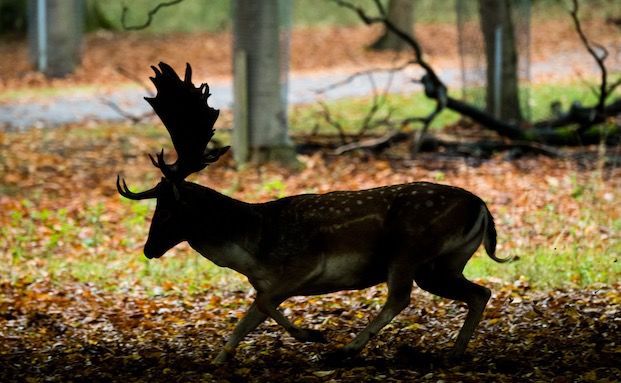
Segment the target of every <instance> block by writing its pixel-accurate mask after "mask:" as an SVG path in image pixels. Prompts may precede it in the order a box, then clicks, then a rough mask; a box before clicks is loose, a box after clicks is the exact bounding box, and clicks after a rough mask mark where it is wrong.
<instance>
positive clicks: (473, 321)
mask: <svg viewBox="0 0 621 383" xmlns="http://www.w3.org/2000/svg"><path fill="white" fill-rule="evenodd" d="M414 280H415V281H416V283H417V284H418V286H419V287H420V288H422V289H423V290H425V291H428V292H430V293H432V294H434V295H438V296H441V297H443V298H448V299H453V300H457V301H461V302H465V303H466V304H467V305H468V314H467V315H466V319H465V320H464V324H463V325H462V327H461V330H460V331H459V335H457V340H456V341H455V345H454V346H453V351H452V355H453V356H457V357H458V356H461V355H463V353H464V352H465V350H466V347H467V346H468V342H469V341H470V338H471V337H472V334H473V333H474V330H475V329H476V327H477V325H478V324H479V322H480V321H481V317H482V316H483V310H484V309H485V306H486V305H487V301H488V300H489V298H490V296H491V291H490V290H489V289H488V288H486V287H483V286H480V285H477V284H476V283H473V282H471V281H469V280H467V279H466V278H465V277H464V276H463V274H462V271H461V270H459V271H458V272H456V271H455V270H454V269H450V268H442V267H441V266H440V265H439V262H434V263H432V264H430V265H429V267H424V268H421V269H420V270H418V271H417V273H416V275H415V277H414Z"/></svg>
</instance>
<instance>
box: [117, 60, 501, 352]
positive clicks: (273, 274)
mask: <svg viewBox="0 0 621 383" xmlns="http://www.w3.org/2000/svg"><path fill="white" fill-rule="evenodd" d="M152 68H153V70H154V71H155V76H154V77H151V80H152V81H153V83H154V84H155V87H156V88H157V95H156V96H155V97H153V98H145V99H146V100H147V101H148V102H149V103H150V104H151V106H152V107H153V109H154V110H155V112H156V113H157V115H158V116H159V117H160V119H161V120H162V122H163V124H164V125H165V127H166V128H167V130H168V132H169V133H170V136H171V138H172V142H173V145H174V147H175V150H176V152H177V161H176V162H175V163H173V164H167V163H166V162H165V160H164V153H163V150H162V152H160V153H159V154H158V155H157V159H155V158H153V157H152V156H150V155H149V157H150V158H151V161H152V162H153V164H154V165H155V166H156V167H157V168H159V169H160V171H161V172H162V174H163V177H162V179H161V181H160V182H159V183H158V184H157V185H156V186H155V187H153V188H152V189H150V190H147V191H143V192H140V193H134V192H132V191H130V190H129V189H128V187H127V184H126V183H125V180H123V181H122V182H121V181H120V178H119V177H117V181H116V185H117V189H118V192H119V193H120V194H121V195H122V196H124V197H126V198H129V199H132V200H141V199H145V198H156V199H157V204H156V208H155V213H154V215H153V218H152V221H151V227H150V230H149V235H148V239H147V242H146V244H145V246H144V254H145V256H146V257H147V258H159V257H161V256H162V255H164V253H166V252H167V251H168V250H169V249H171V248H173V247H174V246H175V245H177V244H179V243H181V242H183V241H186V242H187V243H188V244H189V245H190V246H191V247H192V248H193V249H195V250H196V251H197V252H199V253H200V254H201V255H203V256H204V257H205V258H207V259H209V260H211V261H212V262H214V263H215V264H216V265H218V266H221V267H228V268H231V269H233V270H236V271H238V272H240V273H242V274H244V275H245V276H247V277H248V281H249V282H250V283H251V284H252V286H253V287H254V289H255V290H256V299H255V301H254V302H253V303H252V304H251V305H250V308H249V309H248V311H247V313H246V315H245V316H244V317H243V318H242V319H241V320H240V321H239V323H238V324H237V326H236V328H235V330H234V331H233V333H232V335H231V336H230V338H229V339H228V341H227V342H226V345H225V346H224V348H223V349H222V351H221V352H220V353H219V354H218V355H217V356H216V358H215V360H214V361H215V362H224V361H225V360H227V359H228V358H229V357H230V355H232V354H233V352H234V350H235V348H236V346H237V345H238V344H239V342H240V341H241V340H242V339H243V338H244V337H245V336H246V335H247V334H248V333H249V332H250V331H252V330H253V329H255V328H256V327H257V326H258V325H259V324H260V323H262V322H263V321H264V320H265V319H266V318H268V317H271V318H272V319H274V320H275V321H276V322H277V323H278V324H279V325H281V326H282V327H284V329H285V330H286V331H287V332H288V333H289V334H290V335H291V336H292V337H293V338H295V339H297V340H299V341H306V342H312V341H317V342H323V341H325V338H324V336H323V335H322V333H321V332H320V331H318V330H313V329H307V328H300V327H297V326H295V325H293V324H292V323H291V322H290V321H289V320H288V319H287V318H286V317H285V316H284V315H283V313H282V312H281V311H280V310H279V309H278V306H279V305H280V304H281V303H282V302H283V301H285V300H286V299H287V298H289V297H292V296H299V295H316V294H325V293H330V292H335V291H340V290H351V289H364V288H367V287H370V286H374V285H377V284H380V283H383V282H386V284H387V286H388V298H387V301H386V303H385V305H384V306H383V308H382V309H381V311H380V312H379V314H378V315H377V316H376V317H375V318H374V319H373V320H372V321H371V322H370V323H369V325H368V326H367V327H366V328H365V329H364V330H362V332H360V334H358V336H356V337H355V339H353V340H352V341H351V342H350V343H349V344H347V345H346V346H344V347H343V348H342V349H341V350H340V351H339V352H337V353H339V355H343V356H351V355H354V354H356V353H358V352H359V351H360V350H361V349H362V348H363V347H364V345H365V344H366V343H367V342H368V341H369V339H370V338H371V337H372V336H374V335H376V334H377V333H378V332H379V331H380V330H381V329H382V328H383V327H384V326H386V325H387V324H388V323H389V322H390V321H391V320H392V319H393V318H394V317H395V316H396V315H397V314H399V313H400V312H401V311H402V310H403V309H404V308H405V307H406V306H408V304H409V303H410V292H411V290H412V285H413V282H414V281H415V282H416V284H417V285H418V286H419V287H421V288H422V289H424V290H426V291H428V292H430V293H432V294H435V295H439V296H441V297H445V298H449V299H453V300H458V301H462V302H465V303H466V304H467V306H468V314H467V316H466V319H465V322H464V324H463V326H462V328H461V330H460V332H459V335H458V336H457V340H456V342H455V345H454V347H453V350H452V354H454V355H456V356H459V355H461V354H463V353H464V351H465V349H466V346H467V344H468V341H469V340H470V338H471V336H472V334H473V332H474V330H475V328H476V326H477V324H478V323H479V321H480V319H481V316H482V314H483V310H484V308H485V305H486V304H487V301H488V300H489V298H490V290H489V289H487V288H485V287H483V286H480V285H477V284H475V283H473V282H471V281H469V280H467V279H466V278H465V277H464V276H463V274H462V271H463V269H464V266H465V265H466V262H468V260H469V259H470V257H471V256H472V255H473V254H474V252H475V251H476V250H477V249H478V247H479V246H480V245H481V243H483V244H484V247H485V250H486V252H487V254H488V255H489V257H491V258H492V259H493V260H495V261H497V262H503V261H505V260H504V259H499V258H497V257H496V256H495V255H494V253H495V247H496V230H495V227H494V220H493V218H492V215H491V214H490V212H489V210H488V208H487V206H486V205H485V203H484V202H483V201H482V200H481V199H480V198H479V197H477V196H476V195H474V194H472V193H470V192H468V191H466V190H463V189H460V188H457V187H451V186H444V185H438V184H433V183H427V182H414V183H409V184H403V185H393V186H384V187H378V188H374V189H369V190H360V191H335V192H331V193H326V194H302V195H295V196H291V197H286V198H282V199H278V200H275V201H270V202H266V203H246V202H242V201H238V200H236V199H233V198H230V197H228V196H225V195H223V194H221V193H219V192H217V191H215V190H212V189H210V188H207V187H204V186H201V185H198V184H196V183H192V182H187V181H185V178H186V177H187V176H188V175H190V174H192V173H194V172H198V171H200V170H202V169H203V168H205V167H206V166H207V165H209V164H210V163H213V162H215V161H216V160H217V159H218V158H219V157H220V156H221V155H222V154H224V153H225V152H226V150H227V149H228V147H225V148H220V149H209V150H208V149H207V144H208V142H209V141H210V140H211V138H212V136H213V134H214V129H213V125H214V123H215V121H216V119H217V117H218V111H217V110H215V109H213V108H211V107H210V106H209V105H208V103H207V98H208V97H209V95H210V94H209V87H208V86H207V84H202V85H201V86H200V87H198V88H197V87H195V86H194V84H193V83H192V78H191V77H192V71H191V67H190V65H189V64H188V65H187V66H186V72H185V78H184V80H181V79H180V78H179V77H178V76H177V74H176V73H175V71H174V70H173V69H172V68H171V67H170V66H168V65H167V64H164V63H160V64H159V69H158V68H156V67H152Z"/></svg>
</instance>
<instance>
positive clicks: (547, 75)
mask: <svg viewBox="0 0 621 383" xmlns="http://www.w3.org/2000/svg"><path fill="white" fill-rule="evenodd" d="M620 61H621V60H618V59H617V60H612V62H614V63H615V64H616V65H614V66H615V68H614V69H615V70H619V69H620V68H619V67H620V66H621V65H620ZM437 71H438V74H439V75H440V77H441V79H442V80H443V81H444V82H445V83H446V84H447V85H448V86H449V87H450V88H453V89H455V88H459V87H460V86H461V80H460V69H459V68H438V69H437ZM353 73H355V72H354V71H353V70H350V71H346V70H341V71H334V72H318V73H317V72H316V73H312V74H303V75H297V74H292V75H291V76H290V80H289V93H288V100H289V103H290V104H291V105H297V104H308V103H313V102H316V101H317V100H319V99H322V100H336V99H340V98H347V97H360V96H365V95H369V94H372V92H373V89H374V86H375V88H376V89H379V90H382V89H384V88H386V87H387V86H389V87H390V88H389V89H390V92H391V93H409V92H414V91H419V90H420V89H421V88H420V86H419V85H417V84H414V83H413V82H412V79H414V78H420V75H421V72H418V71H413V70H405V71H399V72H393V73H389V72H387V71H382V72H374V73H372V74H371V75H363V76H359V77H356V78H354V79H353V80H352V81H350V82H347V84H345V85H342V86H338V87H331V86H332V85H334V84H337V83H339V82H343V81H345V80H347V79H348V78H349V77H350V76H351V75H352V74H353ZM531 73H532V78H533V81H534V82H546V81H556V80H558V79H562V78H572V77H573V78H575V76H576V73H580V75H581V76H592V75H597V74H598V72H597V67H596V66H595V64H593V63H592V62H591V60H589V58H588V57H587V58H585V56H584V53H583V52H574V53H567V54H559V55H555V56H554V57H553V58H552V59H550V60H547V61H544V62H538V63H534V64H533V65H532V66H531ZM371 77H372V79H373V81H370V78H371ZM373 84H374V85H373ZM210 86H211V93H212V94H213V96H212V98H211V103H212V105H213V106H214V107H216V108H221V109H229V108H231V105H232V102H233V90H232V82H231V81H220V82H212V83H210ZM585 86H586V85H585ZM321 90H324V91H321ZM145 95H146V94H145V90H144V89H142V88H139V87H135V88H127V87H125V88H122V89H118V90H115V91H112V92H108V93H105V94H101V93H100V92H99V91H98V90H97V89H94V90H78V91H75V92H72V93H68V92H63V94H61V95H57V96H53V97H48V98H45V99H44V98H41V99H37V100H28V101H15V102H10V103H4V104H1V105H0V130H6V131H20V130H25V129H28V128H32V127H49V126H55V125H62V124H67V123H76V122H83V121H87V120H98V121H122V120H125V119H127V116H123V115H122V114H121V113H119V112H118V111H115V110H114V109H113V108H112V107H111V106H110V105H109V103H110V102H112V103H114V104H116V105H118V106H119V107H121V108H122V110H123V111H125V112H127V113H129V114H131V115H141V114H144V113H148V112H149V111H150V110H151V109H150V108H149V105H148V104H147V103H146V102H145V101H144V100H143V97H144V96H145Z"/></svg>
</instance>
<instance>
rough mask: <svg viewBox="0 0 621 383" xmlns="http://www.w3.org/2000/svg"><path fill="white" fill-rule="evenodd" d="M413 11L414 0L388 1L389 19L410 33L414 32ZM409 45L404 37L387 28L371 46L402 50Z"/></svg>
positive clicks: (380, 48)
mask: <svg viewBox="0 0 621 383" xmlns="http://www.w3.org/2000/svg"><path fill="white" fill-rule="evenodd" d="M413 13H414V0H390V2H389V3H388V14H387V16H388V20H390V21H391V22H392V23H393V24H394V25H395V26H396V27H397V28H399V29H400V30H402V31H403V32H406V33H408V34H411V33H412V25H413V23H414V16H413ZM407 47H408V45H407V43H406V42H405V41H404V40H403V39H402V38H400V37H399V36H397V35H396V34H394V33H393V32H391V31H389V30H387V29H384V33H383V34H382V35H381V36H380V37H379V38H378V39H377V40H376V41H375V42H374V43H373V44H372V45H371V48H372V49H375V50H395V51H400V50H404V49H406V48H407Z"/></svg>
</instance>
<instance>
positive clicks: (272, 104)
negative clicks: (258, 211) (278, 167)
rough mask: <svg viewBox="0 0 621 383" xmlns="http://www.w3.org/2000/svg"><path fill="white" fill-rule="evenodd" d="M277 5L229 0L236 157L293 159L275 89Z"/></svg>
mask: <svg viewBox="0 0 621 383" xmlns="http://www.w3.org/2000/svg"><path fill="white" fill-rule="evenodd" d="M278 7H279V1H278V0H235V1H234V2H233V27H234V40H235V41H234V48H233V49H234V54H233V57H234V60H235V62H234V65H233V67H234V82H235V84H234V89H235V91H234V96H235V102H234V105H233V114H234V143H233V144H234V149H235V150H236V151H237V154H236V159H237V161H238V162H241V163H243V162H246V161H253V162H259V163H261V162H266V161H278V162H281V163H285V164H287V165H291V164H292V162H293V163H294V162H295V151H294V148H293V145H292V143H291V140H290V139H289V136H288V132H287V106H286V101H285V97H284V96H283V92H282V89H281V75H282V74H281V51H280V28H279V20H278V15H279V12H278V11H279V8H278Z"/></svg>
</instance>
